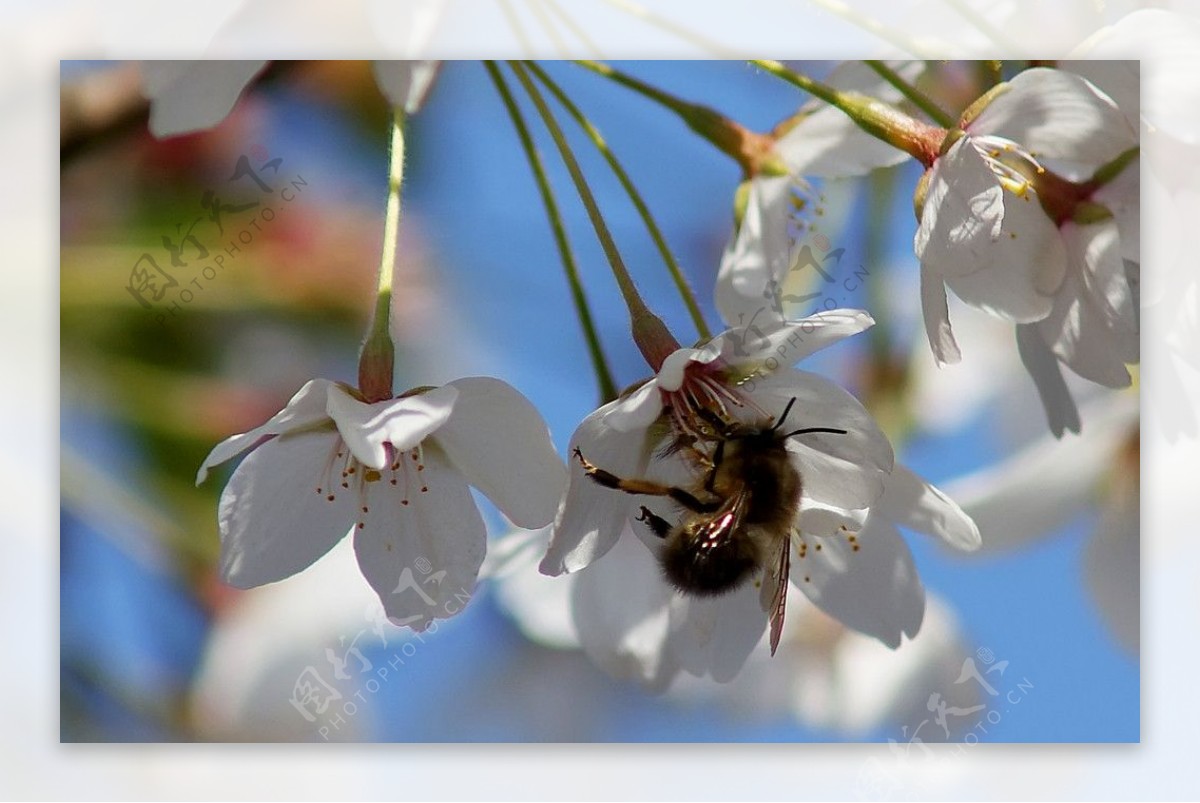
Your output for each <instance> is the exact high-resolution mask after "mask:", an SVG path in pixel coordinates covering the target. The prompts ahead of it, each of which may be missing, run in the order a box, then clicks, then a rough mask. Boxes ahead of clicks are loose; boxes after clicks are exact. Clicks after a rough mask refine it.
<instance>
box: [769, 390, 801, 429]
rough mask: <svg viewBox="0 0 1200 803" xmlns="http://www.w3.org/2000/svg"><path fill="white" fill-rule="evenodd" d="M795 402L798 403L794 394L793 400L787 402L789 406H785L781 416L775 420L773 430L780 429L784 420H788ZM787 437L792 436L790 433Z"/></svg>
mask: <svg viewBox="0 0 1200 803" xmlns="http://www.w3.org/2000/svg"><path fill="white" fill-rule="evenodd" d="M795 403H796V397H795V396H793V397H792V399H791V401H789V402H788V403H787V407H784V408H783V415H781V416H779V420H778V421H776V422H775V426H773V427H771V431H772V432H776V431H778V429H779V428H780V427H782V426H783V422H784V421H787V417H788V413H790V412H791V411H792V405H793V404H795ZM787 437H789V438H790V437H792V436H791V435H788V436H787Z"/></svg>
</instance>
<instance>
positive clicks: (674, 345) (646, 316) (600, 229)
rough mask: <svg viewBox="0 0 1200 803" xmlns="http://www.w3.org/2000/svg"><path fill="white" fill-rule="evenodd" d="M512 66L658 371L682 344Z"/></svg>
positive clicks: (557, 131)
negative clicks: (651, 302)
mask: <svg viewBox="0 0 1200 803" xmlns="http://www.w3.org/2000/svg"><path fill="white" fill-rule="evenodd" d="M509 67H511V68H512V71H513V73H514V74H515V75H516V76H517V80H518V81H520V83H521V86H522V87H523V88H524V89H525V92H526V93H527V94H528V95H529V99H530V100H531V101H532V102H533V105H534V106H535V107H536V108H537V111H538V115H539V116H541V118H542V122H543V123H544V124H545V126H546V129H547V130H548V131H549V132H550V136H551V138H552V139H553V140H554V144H555V146H556V147H557V148H558V152H559V155H561V156H562V160H563V162H564V163H565V164H566V166H567V172H569V173H570V174H571V181H572V182H574V184H575V190H576V192H578V193H579V199H580V200H581V201H582V202H583V205H584V208H585V209H587V214H588V218H589V219H590V220H591V222H592V228H593V229H595V231H596V237H597V238H598V239H599V240H600V245H601V246H602V247H603V248H604V254H605V256H606V257H608V264H609V266H610V267H611V268H612V272H613V278H615V279H616V281H617V286H618V287H619V288H620V290H621V297H622V298H623V299H624V300H625V306H626V307H627V308H628V310H629V318H630V323H631V325H632V329H633V339H634V342H635V343H637V345H638V348H639V349H640V350H641V352H642V356H644V357H645V358H646V361H647V362H648V363H649V364H650V367H651V368H653V369H654V370H655V371H657V370H658V369H659V368H660V367H661V366H662V362H663V360H665V359H666V358H667V356H668V355H670V354H671V353H672V352H673V351H675V350H676V349H678V348H679V343H678V341H676V340H675V338H674V337H673V336H672V335H671V333H670V331H669V330H668V329H667V327H666V325H665V324H664V323H663V322H662V320H661V319H660V318H659V317H658V316H657V315H655V314H654V313H653V312H651V311H650V308H649V307H647V306H646V302H645V301H643V300H642V297H641V295H640V294H639V293H638V290H637V286H636V285H634V283H633V279H632V278H631V277H630V275H629V270H628V269H627V268H626V267H625V262H624V261H623V260H622V259H621V254H620V252H619V251H618V250H617V244H616V242H614V241H613V238H612V234H611V233H610V232H609V230H608V225H607V224H606V223H605V222H604V216H603V215H602V214H601V212H600V207H599V206H598V205H597V204H596V199H595V197H594V196H593V195H592V191H591V188H590V187H588V183H587V179H586V178H584V176H583V171H582V170H581V169H580V167H579V162H577V161H576V159H575V154H573V153H572V152H571V147H570V146H569V145H568V144H567V138H566V137H565V136H564V135H563V132H562V129H561V128H560V127H559V125H558V121H557V120H555V119H554V115H553V114H552V113H551V111H550V107H549V106H548V105H546V100H545V98H543V97H542V94H541V92H539V91H538V88H537V86H536V85H535V84H534V82H533V79H532V78H530V77H529V73H528V72H527V71H526V69H525V67H524V66H523V65H522V64H521V63H520V62H515V61H513V62H509Z"/></svg>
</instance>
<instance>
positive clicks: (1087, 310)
mask: <svg viewBox="0 0 1200 803" xmlns="http://www.w3.org/2000/svg"><path fill="white" fill-rule="evenodd" d="M1070 225H1071V224H1067V226H1070ZM1067 226H1064V230H1065V229H1066V228H1067ZM1071 258H1072V261H1073V262H1074V265H1073V266H1072V268H1071V270H1070V271H1069V272H1068V273H1067V278H1066V279H1065V280H1064V281H1063V286H1062V289H1061V290H1059V292H1058V295H1057V297H1056V298H1055V302H1054V310H1053V311H1052V312H1051V313H1050V315H1049V317H1047V318H1046V319H1045V320H1042V321H1039V322H1038V323H1037V324H1036V325H1037V327H1038V331H1039V332H1040V333H1041V335H1042V337H1043V338H1045V340H1046V341H1047V342H1048V343H1049V344H1050V347H1051V350H1052V351H1053V352H1054V353H1055V354H1056V355H1058V356H1059V357H1060V358H1061V359H1062V360H1063V362H1065V363H1066V364H1067V365H1069V366H1070V367H1071V370H1072V371H1074V372H1075V373H1077V374H1079V375H1080V376H1082V377H1083V378H1085V379H1090V380H1091V381H1093V382H1098V383H1100V384H1102V385H1106V386H1107V387H1112V388H1120V387H1127V386H1128V385H1129V383H1130V377H1129V372H1128V371H1127V370H1126V368H1125V364H1126V363H1127V362H1136V361H1137V351H1138V337H1137V333H1136V332H1131V331H1127V330H1123V329H1115V328H1114V327H1113V326H1112V324H1111V323H1110V321H1109V316H1108V315H1107V314H1106V312H1105V311H1104V310H1102V309H1100V308H1099V307H1098V306H1097V305H1096V303H1095V301H1094V297H1093V294H1092V293H1091V292H1089V290H1088V288H1087V286H1086V285H1085V284H1084V282H1083V279H1082V274H1083V272H1084V271H1085V270H1087V267H1086V266H1085V265H1084V264H1082V263H1083V261H1084V259H1085V257H1084V254H1082V253H1079V250H1078V249H1073V250H1072V251H1071Z"/></svg>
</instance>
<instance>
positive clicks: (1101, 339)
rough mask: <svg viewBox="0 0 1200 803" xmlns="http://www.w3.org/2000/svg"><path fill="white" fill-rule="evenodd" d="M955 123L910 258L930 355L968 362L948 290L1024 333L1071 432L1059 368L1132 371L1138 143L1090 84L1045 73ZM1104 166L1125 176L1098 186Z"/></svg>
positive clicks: (1027, 76) (1044, 387) (1115, 379)
mask: <svg viewBox="0 0 1200 803" xmlns="http://www.w3.org/2000/svg"><path fill="white" fill-rule="evenodd" d="M961 126H962V133H961V135H955V136H957V139H955V138H954V136H952V137H951V138H950V139H948V140H947V141H948V142H953V144H951V145H949V147H946V148H944V151H945V152H944V153H943V155H942V156H941V157H939V158H938V159H937V160H936V161H935V162H934V164H933V166H932V168H931V169H930V170H929V172H928V173H927V174H926V177H925V179H924V181H925V182H926V185H925V189H924V192H923V197H922V195H920V194H919V199H920V200H919V206H920V227H919V229H918V231H917V234H916V237H915V238H914V247H915V250H916V252H917V255H918V257H920V259H921V297H922V309H923V313H924V317H925V327H926V333H927V335H928V338H929V342H930V346H931V348H932V349H933V354H934V357H935V359H936V360H937V361H938V362H939V363H946V362H957V361H959V360H960V359H961V354H960V352H959V348H958V344H957V342H956V340H955V338H954V334H953V331H952V329H951V325H950V319H949V314H948V309H947V304H946V287H949V288H950V289H952V290H953V291H954V292H955V294H956V295H957V296H958V297H959V298H961V299H962V300H963V301H965V302H966V303H967V304H969V305H970V306H973V307H976V308H978V309H982V310H985V311H987V312H990V313H991V314H993V315H996V316H998V317H1001V318H1004V319H1006V320H1009V321H1012V322H1014V323H1016V324H1017V338H1018V344H1019V347H1020V352H1021V356H1022V358H1023V360H1024V361H1025V364H1026V367H1027V368H1028V370H1029V372H1030V374H1031V375H1032V376H1033V378H1034V380H1035V382H1036V383H1037V385H1038V390H1039V393H1040V394H1041V396H1042V399H1043V402H1044V404H1045V406H1046V409H1047V416H1048V418H1049V420H1050V425H1051V429H1052V430H1053V431H1054V432H1055V433H1056V434H1061V433H1062V432H1063V431H1064V430H1066V429H1074V430H1077V429H1078V426H1079V423H1078V413H1077V411H1076V409H1075V405H1074V401H1073V400H1072V399H1071V397H1070V394H1069V393H1068V392H1067V390H1066V387H1065V384H1064V382H1063V380H1062V373H1061V369H1060V367H1059V363H1064V364H1066V365H1067V366H1068V367H1070V368H1071V370H1072V371H1074V372H1075V373H1077V374H1079V375H1080V376H1082V377H1084V378H1087V379H1089V380H1091V381H1094V382H1098V383H1100V384H1103V385H1106V386H1108V387H1123V386H1126V385H1128V384H1129V381H1130V378H1129V373H1128V371H1127V370H1126V368H1125V365H1126V364H1127V363H1136V362H1137V360H1138V322H1137V316H1136V304H1135V299H1134V294H1133V290H1132V288H1131V285H1136V283H1137V274H1138V268H1137V265H1138V261H1139V256H1138V253H1137V249H1138V243H1139V239H1140V238H1139V223H1138V213H1139V209H1140V205H1139V202H1138V183H1139V182H1138V179H1139V175H1140V171H1139V169H1138V164H1137V157H1136V151H1135V150H1134V149H1135V148H1136V147H1137V133H1136V131H1135V130H1134V129H1133V128H1132V127H1131V126H1130V125H1129V123H1128V121H1127V119H1126V118H1125V116H1124V115H1123V114H1122V112H1121V110H1120V109H1118V108H1117V106H1116V105H1115V104H1114V103H1113V102H1112V100H1111V99H1109V98H1108V97H1107V96H1106V95H1104V94H1103V93H1101V92H1099V91H1098V90H1097V89H1096V88H1095V87H1094V86H1093V85H1092V84H1090V83H1089V82H1087V81H1086V80H1083V79H1082V78H1080V77H1079V76H1076V75H1073V74H1070V73H1067V72H1064V71H1061V70H1052V69H1042V68H1039V69H1032V70H1026V71H1025V72H1022V73H1021V74H1020V75H1018V76H1017V77H1016V78H1015V79H1013V81H1011V82H1010V83H1009V84H1008V85H1005V86H1002V87H1001V88H1000V89H999V91H998V93H997V94H996V95H995V96H994V97H993V98H991V99H990V100H989V101H987V102H986V103H984V104H982V108H981V109H974V110H968V112H967V113H966V114H965V115H964V119H963V121H962V123H961ZM1122 160H1125V161H1124V162H1123V161H1122ZM1048 166H1053V167H1054V168H1055V169H1057V170H1060V171H1062V174H1061V175H1060V174H1059V173H1056V172H1054V170H1052V169H1049V167H1048ZM1104 169H1109V170H1111V169H1117V170H1118V171H1119V172H1117V173H1116V175H1115V176H1104V177H1103V178H1101V177H1100V174H1099V173H1098V172H1097V171H1101V170H1104Z"/></svg>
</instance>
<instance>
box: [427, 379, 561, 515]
mask: <svg viewBox="0 0 1200 803" xmlns="http://www.w3.org/2000/svg"><path fill="white" fill-rule="evenodd" d="M446 387H448V388H452V389H454V390H456V391H458V398H457V399H456V400H455V401H454V409H453V412H451V414H450V417H449V418H448V419H447V420H446V422H445V423H444V424H442V426H441V427H440V428H438V430H437V431H436V432H435V433H434V434H433V439H434V440H435V441H436V442H437V443H438V444H439V445H440V446H441V447H442V449H443V450H444V451H445V452H446V454H447V455H448V456H449V457H450V461H451V462H452V463H453V464H454V465H455V467H457V468H458V469H459V470H460V471H461V472H462V473H463V474H464V475H465V476H466V478H467V482H469V483H471V484H472V485H474V486H475V487H476V488H478V489H479V490H481V491H483V493H484V494H485V495H486V496H487V497H488V498H489V499H491V500H492V501H493V502H495V503H496V507H498V508H500V510H501V511H503V513H504V515H505V516H508V518H509V519H510V520H511V521H512V522H513V523H514V524H516V525H517V526H518V527H528V528H534V527H544V526H546V525H547V524H549V523H550V522H551V521H552V520H553V519H554V514H555V512H556V511H557V510H558V505H559V502H561V501H562V496H563V493H565V492H566V488H567V472H566V470H565V469H564V468H563V464H562V459H561V458H559V456H558V453H557V452H556V451H554V444H552V443H551V442H550V431H549V430H548V429H547V428H546V422H545V421H543V420H542V416H541V415H540V414H539V413H538V411H537V408H535V407H534V406H533V405H532V404H531V403H530V401H529V400H528V399H526V398H525V397H524V396H522V395H521V394H520V393H519V392H517V390H516V389H515V388H513V387H512V386H511V385H509V384H507V383H505V382H502V381H500V380H499V379H492V378H490V377H467V378H464V379H456V380H454V381H453V382H451V383H450V384H449V385H447V386H446Z"/></svg>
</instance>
